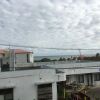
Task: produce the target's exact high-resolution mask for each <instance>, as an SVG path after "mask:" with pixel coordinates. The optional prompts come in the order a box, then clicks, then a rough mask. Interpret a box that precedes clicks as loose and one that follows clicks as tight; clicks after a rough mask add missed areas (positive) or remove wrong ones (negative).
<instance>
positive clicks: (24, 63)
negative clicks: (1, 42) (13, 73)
mask: <svg viewBox="0 0 100 100" xmlns="http://www.w3.org/2000/svg"><path fill="white" fill-rule="evenodd" d="M0 59H1V60H0V65H1V68H3V66H6V64H9V67H10V70H12V69H13V67H14V68H21V67H33V64H34V55H33V52H31V51H27V50H22V49H0Z"/></svg>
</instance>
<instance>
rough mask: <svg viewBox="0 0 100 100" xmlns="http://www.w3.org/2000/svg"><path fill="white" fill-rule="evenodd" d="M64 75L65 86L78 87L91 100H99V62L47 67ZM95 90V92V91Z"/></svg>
mask: <svg viewBox="0 0 100 100" xmlns="http://www.w3.org/2000/svg"><path fill="white" fill-rule="evenodd" d="M47 66H49V67H50V68H55V69H58V70H59V71H62V72H64V73H65V74H66V85H72V84H74V85H77V86H80V87H79V89H78V90H82V89H85V87H88V89H87V90H86V92H87V94H88V95H89V96H90V97H91V100H100V95H99V94H98V93H99V92H100V62H78V63H75V62H74V63H66V64H52V65H47ZM67 90H68V89H67ZM96 90H97V91H96Z"/></svg>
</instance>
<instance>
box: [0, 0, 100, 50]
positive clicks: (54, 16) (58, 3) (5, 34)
mask: <svg viewBox="0 0 100 100" xmlns="http://www.w3.org/2000/svg"><path fill="white" fill-rule="evenodd" d="M0 35H1V36H0V43H10V44H12V43H13V44H21V45H31V46H40V47H57V48H60V47H61V48H62V47H63V48H100V0H0Z"/></svg>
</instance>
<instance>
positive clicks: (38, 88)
mask: <svg viewBox="0 0 100 100" xmlns="http://www.w3.org/2000/svg"><path fill="white" fill-rule="evenodd" d="M64 80H65V78H64V74H57V73H56V72H55V70H53V69H51V70H50V69H49V70H48V69H35V70H27V71H13V72H1V73H0V100H58V99H57V82H59V81H64ZM7 91H8V92H7Z"/></svg>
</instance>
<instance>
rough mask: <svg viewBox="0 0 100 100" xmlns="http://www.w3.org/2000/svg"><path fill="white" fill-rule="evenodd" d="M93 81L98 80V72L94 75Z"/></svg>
mask: <svg viewBox="0 0 100 100" xmlns="http://www.w3.org/2000/svg"><path fill="white" fill-rule="evenodd" d="M94 81H100V73H97V74H95V75H94Z"/></svg>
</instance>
